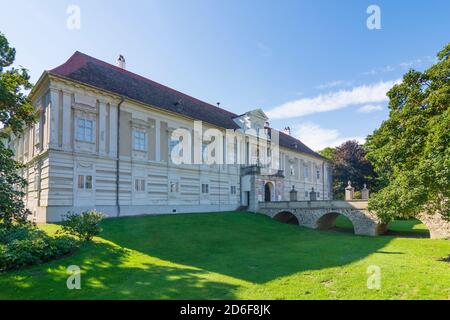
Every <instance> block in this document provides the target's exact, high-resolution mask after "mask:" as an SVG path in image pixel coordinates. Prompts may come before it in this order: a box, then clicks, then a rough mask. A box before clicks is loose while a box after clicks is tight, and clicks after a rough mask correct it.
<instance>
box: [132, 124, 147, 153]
mask: <svg viewBox="0 0 450 320" xmlns="http://www.w3.org/2000/svg"><path fill="white" fill-rule="evenodd" d="M133 132H134V145H133V147H134V150H138V151H146V150H147V133H146V132H145V131H142V130H137V129H134V130H133Z"/></svg>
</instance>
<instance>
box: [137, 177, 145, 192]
mask: <svg viewBox="0 0 450 320" xmlns="http://www.w3.org/2000/svg"><path fill="white" fill-rule="evenodd" d="M146 184H147V182H146V180H145V179H143V178H136V179H134V191H135V192H145V189H146Z"/></svg>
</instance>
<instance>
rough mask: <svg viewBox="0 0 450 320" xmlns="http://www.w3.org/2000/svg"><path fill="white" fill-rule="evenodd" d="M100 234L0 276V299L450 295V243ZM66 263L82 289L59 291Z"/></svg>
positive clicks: (196, 228)
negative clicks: (377, 282) (64, 253)
mask: <svg viewBox="0 0 450 320" xmlns="http://www.w3.org/2000/svg"><path fill="white" fill-rule="evenodd" d="M416 223H417V222H413V223H411V225H412V226H414V227H417V228H419V227H420V226H418V225H417V224H416ZM405 224H406V222H402V223H400V225H397V226H396V227H395V228H406V229H408V228H407V226H406V225H405ZM394 225H395V224H394ZM411 225H410V227H411ZM45 228H46V229H47V230H49V232H53V231H55V230H56V229H57V226H55V225H49V226H46V227H45ZM103 228H104V231H103V232H102V234H101V236H100V237H98V238H96V239H95V242H94V243H91V244H86V245H84V246H83V247H82V248H81V249H80V250H79V251H77V252H76V253H75V254H74V255H73V256H70V257H66V258H63V259H60V260H58V261H54V262H52V263H47V264H44V265H40V266H35V267H32V268H29V269H26V270H22V271H17V272H9V273H5V274H0V299H21V298H25V299H172V298H175V299H432V298H433V299H449V298H450V263H449V262H446V261H444V259H443V258H446V257H448V255H449V254H450V241H445V240H430V239H425V238H406V237H399V236H382V237H375V238H372V237H362V236H355V235H353V234H351V233H346V232H333V231H316V230H310V229H306V228H302V227H298V226H295V225H287V224H282V223H279V222H276V221H274V220H271V219H269V218H268V217H266V216H262V215H256V214H247V213H226V214H224V213H222V214H189V215H167V216H147V217H134V218H122V219H109V220H105V221H104V222H103ZM70 265H78V266H80V267H81V269H82V279H81V280H82V288H81V290H68V289H67V288H66V279H67V277H68V275H67V273H66V268H67V267H68V266H70ZM370 265H377V266H379V267H380V268H381V289H380V290H369V289H368V288H367V285H366V282H367V277H368V274H367V268H368V266H370Z"/></svg>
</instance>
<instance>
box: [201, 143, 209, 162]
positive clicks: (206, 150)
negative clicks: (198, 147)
mask: <svg viewBox="0 0 450 320" xmlns="http://www.w3.org/2000/svg"><path fill="white" fill-rule="evenodd" d="M208 145H209V143H205V142H204V143H203V144H202V160H203V164H207V163H208V161H209V148H208Z"/></svg>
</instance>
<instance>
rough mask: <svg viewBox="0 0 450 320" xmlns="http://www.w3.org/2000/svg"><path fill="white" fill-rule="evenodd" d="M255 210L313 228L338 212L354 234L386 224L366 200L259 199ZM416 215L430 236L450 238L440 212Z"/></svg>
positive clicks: (330, 222) (449, 225)
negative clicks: (347, 220) (373, 211)
mask: <svg viewBox="0 0 450 320" xmlns="http://www.w3.org/2000/svg"><path fill="white" fill-rule="evenodd" d="M255 212H259V213H262V214H265V215H268V216H270V217H271V218H274V219H275V220H278V221H282V222H286V221H289V220H290V221H292V222H294V223H295V219H296V220H297V222H298V224H299V225H301V226H305V227H308V228H312V229H329V228H332V227H333V226H335V224H336V219H337V217H338V215H339V214H341V215H343V216H345V217H347V218H348V219H349V220H350V221H351V222H352V224H353V230H354V233H355V234H358V235H367V236H376V235H380V234H383V233H385V232H386V231H387V225H386V224H384V223H383V222H382V221H381V220H380V219H379V218H378V217H377V215H376V214H374V213H372V212H370V211H369V210H368V206H367V201H339V200H326V201H319V200H318V201H272V202H259V203H258V207H257V209H256V210H255ZM292 216H294V217H295V219H293V218H292ZM417 219H418V220H420V221H421V222H422V223H423V224H424V225H426V226H427V228H428V230H429V232H430V237H431V238H432V239H438V238H441V239H442V238H443V239H450V221H446V220H445V219H444V218H443V217H442V215H441V214H438V213H436V214H433V215H428V214H422V215H419V216H418V217H417ZM296 224H297V223H296Z"/></svg>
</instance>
